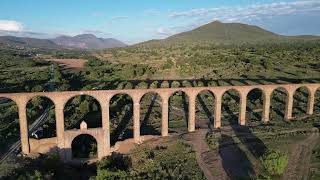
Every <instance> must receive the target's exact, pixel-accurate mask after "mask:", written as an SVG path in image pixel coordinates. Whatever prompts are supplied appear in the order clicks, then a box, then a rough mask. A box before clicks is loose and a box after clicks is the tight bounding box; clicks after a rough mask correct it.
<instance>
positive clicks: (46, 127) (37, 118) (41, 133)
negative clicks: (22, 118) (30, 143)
mask: <svg viewBox="0 0 320 180" xmlns="http://www.w3.org/2000/svg"><path fill="white" fill-rule="evenodd" d="M55 108H56V105H55V103H54V101H52V100H51V99H50V98H48V97H47V96H32V97H31V98H29V99H28V101H27V104H26V110H27V124H28V127H29V131H30V130H31V132H30V134H29V137H30V138H35V139H42V138H52V137H56V136H57V133H56V117H55Z"/></svg>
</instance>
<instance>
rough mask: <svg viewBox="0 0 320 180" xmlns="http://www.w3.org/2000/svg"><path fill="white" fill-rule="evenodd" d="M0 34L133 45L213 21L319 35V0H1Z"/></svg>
mask: <svg viewBox="0 0 320 180" xmlns="http://www.w3.org/2000/svg"><path fill="white" fill-rule="evenodd" d="M0 9H1V11H0V35H17V36H31V37H38V38H48V37H54V36H58V35H62V34H64V35H76V34H81V33H91V34H95V35H97V36H98V37H113V38H117V39H119V40H122V41H124V42H126V43H129V44H132V43H136V42H141V41H145V40H150V39H159V38H165V37H168V36H170V35H172V34H175V33H179V32H182V31H187V30H191V29H193V28H196V27H198V26H201V25H203V24H206V23H209V22H211V21H214V20H220V21H222V22H242V23H247V24H253V25H259V26H261V27H263V28H266V29H268V30H271V31H273V32H276V33H280V34H285V35H297V34H315V35H320V0H260V1H257V0H228V1H226V0H158V1H156V0H139V1H138V0H117V1H114V0H1V7H0Z"/></svg>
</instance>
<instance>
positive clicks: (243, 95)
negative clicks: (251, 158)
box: [0, 83, 320, 161]
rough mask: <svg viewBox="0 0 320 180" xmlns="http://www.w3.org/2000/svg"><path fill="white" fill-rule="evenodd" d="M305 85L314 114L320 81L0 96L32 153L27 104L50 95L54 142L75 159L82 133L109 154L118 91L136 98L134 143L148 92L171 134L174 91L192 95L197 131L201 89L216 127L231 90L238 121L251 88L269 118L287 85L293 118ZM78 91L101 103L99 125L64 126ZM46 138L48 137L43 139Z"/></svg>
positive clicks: (192, 120) (101, 154)
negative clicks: (11, 106) (211, 101)
mask: <svg viewBox="0 0 320 180" xmlns="http://www.w3.org/2000/svg"><path fill="white" fill-rule="evenodd" d="M301 87H305V88H306V89H307V90H308V91H309V96H308V109H307V113H308V114H310V115H311V114H313V110H314V104H315V93H316V91H317V90H318V89H320V83H315V84H272V85H250V86H249V85H248V86H218V87H185V88H158V89H128V90H96V91H67V92H39V93H5V94H0V97H1V98H8V99H11V100H12V101H14V102H15V103H16V104H17V106H18V110H19V123H20V133H21V135H20V138H21V146H22V152H23V153H24V154H29V153H31V152H33V150H32V146H33V145H32V141H31V139H29V136H28V125H27V114H26V105H27V103H28V101H29V100H30V99H31V98H33V97H39V96H40V97H47V98H49V99H51V100H52V102H53V103H54V105H55V117H56V132H57V137H56V138H54V144H55V146H56V147H57V148H58V151H59V156H60V157H61V159H63V160H66V161H69V160H71V159H72V153H71V150H70V149H71V143H72V141H73V139H74V138H75V137H77V136H79V135H81V134H89V135H91V136H93V137H94V138H95V139H96V141H97V145H98V158H99V159H100V158H102V157H104V156H106V155H109V154H110V152H111V150H110V149H111V147H110V128H109V104H110V103H109V102H110V100H111V98H112V97H113V96H115V95H117V94H127V95H129V96H131V98H132V100H133V137H134V142H135V143H141V137H140V100H141V98H142V97H143V96H144V95H145V94H147V93H156V94H158V95H159V96H160V97H161V107H162V123H161V125H162V127H161V134H162V136H168V123H169V122H168V113H169V107H168V104H169V103H168V101H169V98H170V96H171V95H173V94H174V93H175V92H180V91H182V92H185V93H186V95H187V97H188V98H189V108H188V109H189V112H188V113H189V115H188V131H189V132H193V131H195V104H196V97H197V95H198V94H199V93H200V92H202V91H209V92H211V93H212V94H213V95H214V97H215V108H214V127H215V128H219V127H221V105H222V96H223V94H224V93H225V92H226V91H228V90H235V91H237V92H238V93H239V96H240V114H239V121H238V122H239V124H240V125H245V124H246V106H247V105H246V103H247V95H248V93H249V92H250V91H251V90H254V89H260V90H261V91H262V92H263V98H264V100H263V115H262V122H263V123H267V122H268V121H269V111H270V101H271V95H272V92H273V91H274V90H276V89H278V88H284V89H285V90H286V93H287V102H286V112H285V118H286V119H287V120H290V119H292V118H293V117H292V109H293V96H294V93H295V91H296V90H297V89H298V88H301ZM79 95H89V96H92V97H93V98H95V99H96V100H97V101H98V102H99V103H100V106H101V112H102V127H100V128H92V129H90V128H89V129H87V128H80V129H75V130H65V127H64V107H65V104H66V103H67V101H68V100H70V99H71V98H73V97H75V96H79ZM43 141H46V139H44V140H43Z"/></svg>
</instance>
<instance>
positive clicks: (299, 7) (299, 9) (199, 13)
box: [153, 0, 320, 37]
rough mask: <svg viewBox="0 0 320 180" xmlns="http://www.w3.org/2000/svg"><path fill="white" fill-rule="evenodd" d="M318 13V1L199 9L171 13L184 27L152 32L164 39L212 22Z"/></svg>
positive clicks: (170, 16) (319, 9)
mask: <svg viewBox="0 0 320 180" xmlns="http://www.w3.org/2000/svg"><path fill="white" fill-rule="evenodd" d="M315 12H316V13H318V12H320V1H319V0H297V1H294V2H275V3H269V4H261V3H260V4H254V5H247V6H224V7H214V8H199V9H191V10H188V11H171V12H170V13H169V18H170V19H175V20H181V18H183V19H184V20H187V21H185V22H186V23H185V25H182V26H181V25H180V26H179V27H178V26H177V27H160V28H158V29H156V30H154V31H153V32H155V34H156V35H159V36H162V37H165V36H170V35H173V34H176V33H180V32H184V31H188V30H191V29H194V28H196V27H199V26H201V25H203V24H207V23H210V22H212V21H214V20H220V21H223V22H242V23H249V24H250V23H252V22H254V21H260V22H261V21H262V20H263V19H266V18H274V17H276V16H280V15H292V14H306V13H315Z"/></svg>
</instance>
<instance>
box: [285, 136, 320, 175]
mask: <svg viewBox="0 0 320 180" xmlns="http://www.w3.org/2000/svg"><path fill="white" fill-rule="evenodd" d="M318 137H319V133H312V134H311V135H310V136H309V137H308V138H307V139H306V140H304V141H303V142H302V143H298V144H295V146H294V148H293V151H292V152H291V154H290V155H289V163H288V167H287V170H286V171H285V173H284V177H283V179H284V180H287V179H290V180H291V179H297V180H302V179H303V180H306V179H308V174H309V164H310V163H309V162H310V159H311V155H312V149H313V147H314V146H315V145H316V143H317V140H318Z"/></svg>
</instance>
